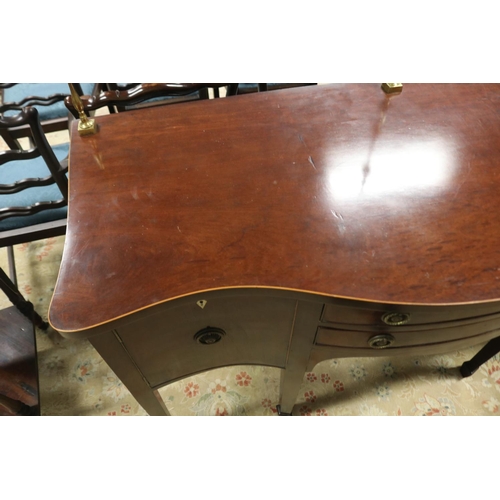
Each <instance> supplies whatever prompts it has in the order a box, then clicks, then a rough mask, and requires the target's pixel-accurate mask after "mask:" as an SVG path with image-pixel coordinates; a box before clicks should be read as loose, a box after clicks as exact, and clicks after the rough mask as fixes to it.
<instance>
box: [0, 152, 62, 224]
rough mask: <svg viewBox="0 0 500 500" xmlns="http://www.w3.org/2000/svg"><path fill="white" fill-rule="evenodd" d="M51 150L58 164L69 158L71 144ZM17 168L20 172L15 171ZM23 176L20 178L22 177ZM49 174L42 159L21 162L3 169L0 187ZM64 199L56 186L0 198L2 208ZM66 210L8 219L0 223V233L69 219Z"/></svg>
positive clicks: (38, 188)
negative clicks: (21, 179) (0, 185)
mask: <svg viewBox="0 0 500 500" xmlns="http://www.w3.org/2000/svg"><path fill="white" fill-rule="evenodd" d="M52 150H53V151H54V154H55V155H56V158H57V159H58V160H59V161H62V160H64V159H65V158H66V157H67V156H68V150H69V144H61V145H58V146H53V147H52ZM16 167H17V168H16ZM20 172H21V174H20ZM49 176H50V171H49V170H48V168H47V165H46V163H45V161H44V159H43V158H42V157H41V156H40V157H38V158H34V159H32V160H18V161H11V162H8V163H5V164H4V165H0V184H10V183H13V182H15V181H18V180H19V179H20V178H21V177H22V178H23V179H25V178H38V177H41V178H43V177H49ZM61 198H62V196H61V191H60V190H59V188H58V187H57V185H56V184H51V185H49V186H42V187H34V188H28V189H25V190H23V191H20V192H18V193H14V194H8V195H7V194H3V195H1V196H0V208H3V207H14V206H27V205H32V204H34V203H36V202H39V201H57V200H60V199H61ZM66 213H67V207H66V206H65V207H62V208H55V209H51V210H43V211H41V212H39V213H37V214H33V215H30V216H19V217H9V218H7V219H4V220H2V221H0V231H7V230H10V229H19V228H22V227H29V226H33V225H35V224H39V223H43V222H50V221H54V220H59V219H63V218H65V217H66Z"/></svg>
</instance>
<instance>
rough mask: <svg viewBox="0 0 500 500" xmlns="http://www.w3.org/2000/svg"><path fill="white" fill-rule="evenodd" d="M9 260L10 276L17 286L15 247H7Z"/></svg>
mask: <svg viewBox="0 0 500 500" xmlns="http://www.w3.org/2000/svg"><path fill="white" fill-rule="evenodd" d="M7 261H8V263H9V276H10V279H11V281H12V283H14V285H15V286H16V287H17V273H16V259H15V257H14V247H12V246H10V247H7Z"/></svg>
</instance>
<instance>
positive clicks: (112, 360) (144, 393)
mask: <svg viewBox="0 0 500 500" xmlns="http://www.w3.org/2000/svg"><path fill="white" fill-rule="evenodd" d="M89 341H90V343H91V344H92V345H93V346H94V347H95V349H96V351H97V352H98V353H99V354H100V355H101V356H102V358H103V359H104V361H105V362H106V363H107V364H108V365H109V367H110V368H111V369H112V370H113V371H114V372H115V375H116V376H117V377H118V378H119V379H120V380H121V381H122V383H123V384H124V385H125V387H126V388H127V389H128V390H129V391H130V393H131V394H132V396H133V397H134V398H135V399H136V400H137V402H138V403H139V404H140V405H141V406H142V407H143V408H144V410H145V411H146V412H147V413H148V414H149V415H151V416H165V415H170V413H169V412H168V410H167V407H166V406H165V403H164V402H163V400H162V399H161V397H160V395H159V394H158V391H157V390H154V389H152V388H151V387H150V385H149V384H148V383H147V381H146V379H145V378H144V376H143V375H142V373H141V372H140V371H139V369H138V368H137V367H136V365H135V363H134V362H133V361H132V359H131V358H130V356H129V354H128V352H127V351H126V349H125V347H124V346H123V344H122V343H121V342H120V341H119V337H118V334H116V333H115V332H114V331H113V332H109V333H103V334H101V335H96V336H95V337H91V338H89Z"/></svg>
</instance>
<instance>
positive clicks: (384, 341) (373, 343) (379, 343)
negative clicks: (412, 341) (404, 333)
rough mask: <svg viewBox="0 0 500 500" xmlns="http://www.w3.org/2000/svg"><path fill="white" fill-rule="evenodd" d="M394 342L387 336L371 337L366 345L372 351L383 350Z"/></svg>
mask: <svg viewBox="0 0 500 500" xmlns="http://www.w3.org/2000/svg"><path fill="white" fill-rule="evenodd" d="M395 340H396V339H395V338H394V337H393V336H392V335H389V334H384V335H375V337H371V338H370V339H369V340H368V345H369V346H370V347H371V348H372V349H385V348H386V347H390V346H391V345H392V344H394V341H395Z"/></svg>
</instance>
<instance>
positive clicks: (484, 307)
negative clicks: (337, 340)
mask: <svg viewBox="0 0 500 500" xmlns="http://www.w3.org/2000/svg"><path fill="white" fill-rule="evenodd" d="M495 313H500V303H498V302H490V303H483V304H467V305H463V306H414V305H413V306H405V305H400V304H398V305H387V306H384V304H373V303H366V305H365V304H363V303H359V302H356V303H354V302H353V304H352V305H337V304H326V305H325V307H324V309H323V314H322V316H321V322H322V323H334V324H335V325H336V326H340V325H345V326H347V325H353V326H355V325H366V326H374V327H383V328H385V327H399V326H407V327H408V326H413V325H426V324H437V323H446V322H450V321H456V320H459V319H471V318H477V320H478V321H481V319H482V318H483V319H487V316H489V315H493V314H495Z"/></svg>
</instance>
